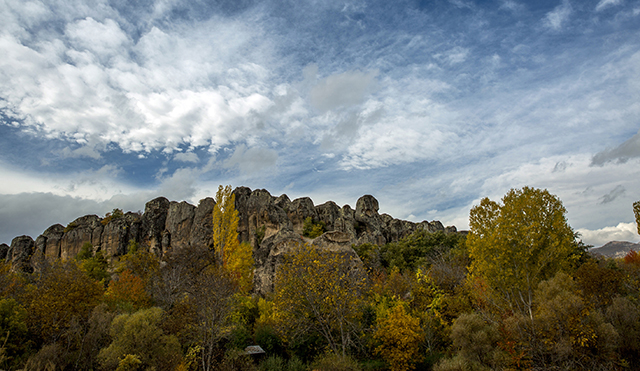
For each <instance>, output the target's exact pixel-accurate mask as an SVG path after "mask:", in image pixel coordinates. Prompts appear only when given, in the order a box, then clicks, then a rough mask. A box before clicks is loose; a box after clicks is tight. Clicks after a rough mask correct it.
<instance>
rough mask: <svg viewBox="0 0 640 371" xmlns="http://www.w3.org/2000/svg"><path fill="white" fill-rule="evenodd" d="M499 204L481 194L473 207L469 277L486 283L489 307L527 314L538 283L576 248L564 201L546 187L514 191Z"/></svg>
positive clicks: (566, 264) (568, 261) (564, 262)
mask: <svg viewBox="0 0 640 371" xmlns="http://www.w3.org/2000/svg"><path fill="white" fill-rule="evenodd" d="M502 203H503V204H502V205H500V204H498V203H496V202H493V201H490V200H489V199H488V198H484V199H482V201H481V202H480V205H478V206H475V207H473V208H472V209H471V213H470V216H469V225H470V229H471V231H470V234H469V236H468V237H467V241H466V243H467V247H468V249H469V256H470V257H471V259H472V263H471V267H470V272H471V279H472V280H473V279H476V278H481V279H482V280H485V281H486V283H487V285H488V288H489V289H490V291H489V292H493V293H494V294H495V295H492V298H491V300H492V304H493V305H496V306H497V307H499V308H502V309H504V308H505V305H506V308H509V309H510V310H515V311H519V312H521V313H527V314H529V315H531V310H532V301H533V291H534V289H535V287H536V286H537V285H538V283H539V282H541V281H543V280H545V279H549V278H551V277H553V276H554V275H555V273H556V272H557V271H558V270H561V269H566V268H569V267H570V266H571V265H572V263H573V261H574V260H576V259H577V258H578V257H579V254H580V251H579V249H578V245H577V243H576V242H575V235H574V232H573V230H572V229H571V227H570V226H569V225H568V224H567V219H566V217H565V214H566V210H565V208H564V206H562V202H561V201H560V200H559V199H558V198H557V197H556V196H554V195H552V194H550V193H549V192H548V191H547V190H540V189H534V188H529V187H524V188H523V189H521V190H516V189H512V190H510V191H509V192H508V193H507V194H506V195H505V196H504V197H503V199H502Z"/></svg>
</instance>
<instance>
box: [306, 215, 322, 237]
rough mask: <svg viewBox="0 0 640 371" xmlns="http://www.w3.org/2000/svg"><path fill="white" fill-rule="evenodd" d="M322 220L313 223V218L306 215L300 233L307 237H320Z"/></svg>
mask: <svg viewBox="0 0 640 371" xmlns="http://www.w3.org/2000/svg"><path fill="white" fill-rule="evenodd" d="M324 228H325V225H324V222H322V221H321V222H318V223H313V219H312V218H311V217H308V218H306V219H305V220H304V223H303V225H302V235H303V236H305V237H309V238H316V237H320V236H321V235H322V234H323V233H324Z"/></svg>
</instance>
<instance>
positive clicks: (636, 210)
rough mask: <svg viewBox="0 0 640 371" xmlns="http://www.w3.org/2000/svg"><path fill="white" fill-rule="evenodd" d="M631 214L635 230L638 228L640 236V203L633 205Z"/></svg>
mask: <svg viewBox="0 0 640 371" xmlns="http://www.w3.org/2000/svg"><path fill="white" fill-rule="evenodd" d="M633 214H634V215H635V217H636V228H638V234H640V201H636V202H634V203H633Z"/></svg>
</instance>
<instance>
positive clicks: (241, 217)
mask: <svg viewBox="0 0 640 371" xmlns="http://www.w3.org/2000/svg"><path fill="white" fill-rule="evenodd" d="M233 194H234V195H235V198H236V210H238V239H239V240H240V241H241V242H249V241H250V240H252V237H251V236H250V235H249V213H248V212H247V208H248V201H249V197H251V189H249V188H247V187H237V188H236V189H234V190H233Z"/></svg>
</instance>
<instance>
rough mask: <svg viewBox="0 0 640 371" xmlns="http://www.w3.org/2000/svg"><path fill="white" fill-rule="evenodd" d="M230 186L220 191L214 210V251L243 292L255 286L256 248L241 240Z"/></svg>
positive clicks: (233, 196)
mask: <svg viewBox="0 0 640 371" xmlns="http://www.w3.org/2000/svg"><path fill="white" fill-rule="evenodd" d="M235 200H236V196H235V194H233V193H232V192H231V186H226V187H224V188H223V187H222V186H220V187H219V188H218V192H217V193H216V204H215V206H214V207H213V248H214V251H215V253H216V258H217V261H218V264H219V265H220V266H221V267H224V269H225V270H226V271H227V272H229V274H230V275H231V276H232V277H234V279H235V281H236V284H237V285H238V288H239V289H240V290H241V291H242V292H245V293H246V292H249V290H250V289H251V286H252V284H253V249H252V248H251V245H249V244H248V243H242V244H241V243H240V241H239V240H238V210H236V206H235V203H236V201H235Z"/></svg>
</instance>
